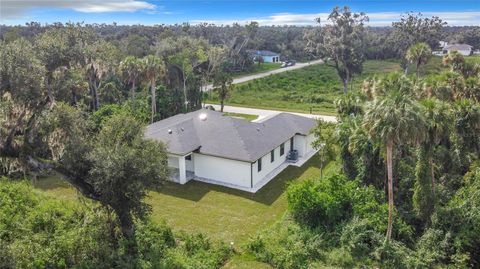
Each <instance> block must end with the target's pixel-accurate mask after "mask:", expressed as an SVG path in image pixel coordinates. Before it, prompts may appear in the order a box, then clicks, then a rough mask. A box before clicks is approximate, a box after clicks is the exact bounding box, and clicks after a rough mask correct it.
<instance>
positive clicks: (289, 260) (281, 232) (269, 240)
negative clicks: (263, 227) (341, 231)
mask: <svg viewBox="0 0 480 269" xmlns="http://www.w3.org/2000/svg"><path fill="white" fill-rule="evenodd" d="M268 232H269V233H268V235H267V236H266V237H265V236H261V235H259V236H256V237H254V238H253V239H251V240H250V242H249V243H248V244H247V249H248V250H249V251H250V252H251V253H252V254H253V255H254V256H255V258H256V259H257V260H259V261H262V262H265V263H268V264H270V265H272V266H273V267H275V268H285V269H294V268H307V267H308V265H309V264H310V263H312V262H313V261H318V260H320V259H322V258H323V254H322V252H321V251H322V249H324V242H323V239H322V237H321V236H320V235H319V234H318V233H317V232H315V231H312V230H309V229H304V228H301V227H299V226H298V225H297V224H295V223H293V222H291V221H285V222H284V221H282V222H279V223H278V224H277V225H275V227H274V228H273V229H269V230H268ZM271 232H272V233H271ZM270 233H271V234H270Z"/></svg>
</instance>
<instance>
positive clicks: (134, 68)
mask: <svg viewBox="0 0 480 269" xmlns="http://www.w3.org/2000/svg"><path fill="white" fill-rule="evenodd" d="M142 65H143V62H142V61H140V60H139V59H138V58H137V57H135V56H127V57H126V58H125V59H124V60H123V61H122V62H120V67H119V68H120V73H121V74H122V77H123V78H124V80H125V81H126V82H127V83H129V84H131V85H132V87H131V88H130V98H132V100H133V99H135V86H136V83H137V81H138V79H139V78H140V75H141V74H142V70H143V66H142Z"/></svg>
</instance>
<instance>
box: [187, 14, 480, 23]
mask: <svg viewBox="0 0 480 269" xmlns="http://www.w3.org/2000/svg"><path fill="white" fill-rule="evenodd" d="M404 13H405V12H372V13H367V16H368V17H369V19H370V20H369V22H368V23H367V24H368V25H370V26H390V25H392V22H394V21H398V20H400V18H401V15H402V14H404ZM422 14H423V15H424V17H431V16H438V17H440V18H441V19H442V20H444V21H446V22H447V23H448V25H480V11H468V12H422ZM328 15H329V14H328V13H305V14H298V13H297V14H295V13H277V14H273V15H270V16H267V17H258V18H249V19H243V20H193V21H191V23H193V24H196V23H201V22H208V23H214V24H218V25H222V24H223V25H229V24H232V23H234V22H237V23H239V24H246V23H249V22H251V21H256V22H258V23H259V24H260V25H315V24H316V21H315V19H316V18H320V21H321V23H322V24H328V20H327V18H328Z"/></svg>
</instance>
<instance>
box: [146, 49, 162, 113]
mask: <svg viewBox="0 0 480 269" xmlns="http://www.w3.org/2000/svg"><path fill="white" fill-rule="evenodd" d="M143 65H144V73H145V77H146V78H147V80H148V81H149V82H150V94H151V108H152V115H151V120H150V121H151V122H153V119H154V117H155V114H156V113H157V97H156V94H155V93H156V85H157V79H158V77H159V76H160V75H162V74H163V73H164V70H165V68H164V65H163V62H162V59H160V58H159V57H157V56H155V55H148V56H146V57H145V58H143Z"/></svg>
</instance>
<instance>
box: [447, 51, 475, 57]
mask: <svg viewBox="0 0 480 269" xmlns="http://www.w3.org/2000/svg"><path fill="white" fill-rule="evenodd" d="M450 51H451V50H448V52H450ZM456 51H458V52H459V53H460V54H462V55H463V56H469V55H470V53H471V50H456Z"/></svg>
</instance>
